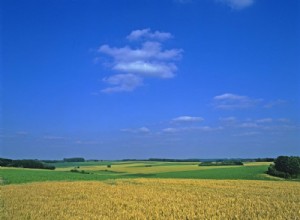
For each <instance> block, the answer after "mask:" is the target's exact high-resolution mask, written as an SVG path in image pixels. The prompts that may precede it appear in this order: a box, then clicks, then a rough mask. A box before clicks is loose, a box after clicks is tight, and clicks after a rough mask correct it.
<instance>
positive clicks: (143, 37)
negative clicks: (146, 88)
mask: <svg viewBox="0 0 300 220" xmlns="http://www.w3.org/2000/svg"><path fill="white" fill-rule="evenodd" d="M170 38H172V35H171V34H170V33H167V32H159V31H154V32H152V31H151V30H150V29H142V30H134V31H132V32H131V33H130V34H129V35H128V36H127V39H128V40H129V41H130V42H132V41H139V42H141V46H140V47H137V48H136V47H131V46H128V45H126V46H124V47H111V46H109V45H107V44H104V45H102V46H100V48H99V50H98V52H100V53H102V54H105V55H107V56H109V57H110V58H111V62H110V64H109V68H110V69H111V70H112V71H113V72H116V74H114V75H112V76H109V77H106V78H104V79H103V81H104V82H105V83H107V84H109V85H110V87H108V88H106V89H103V90H102V92H105V93H113V92H124V91H133V90H134V89H135V88H137V87H138V86H141V85H143V80H144V79H145V78H148V77H152V78H161V79H168V78H173V77H174V76H175V72H176V71H177V66H176V65H175V62H176V61H178V60H179V59H180V58H181V56H182V50H181V49H174V48H173V49H169V50H164V49H163V45H162V41H164V40H167V39H170ZM134 45H136V44H134Z"/></svg>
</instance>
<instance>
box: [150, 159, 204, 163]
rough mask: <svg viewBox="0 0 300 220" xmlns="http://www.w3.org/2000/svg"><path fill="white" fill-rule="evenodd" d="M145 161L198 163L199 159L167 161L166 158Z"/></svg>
mask: <svg viewBox="0 0 300 220" xmlns="http://www.w3.org/2000/svg"><path fill="white" fill-rule="evenodd" d="M146 161H162V162H199V161H200V160H199V159H167V158H149V159H148V160H146Z"/></svg>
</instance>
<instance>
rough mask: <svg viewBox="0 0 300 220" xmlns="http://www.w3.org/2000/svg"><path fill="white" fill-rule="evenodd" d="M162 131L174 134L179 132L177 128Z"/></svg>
mask: <svg viewBox="0 0 300 220" xmlns="http://www.w3.org/2000/svg"><path fill="white" fill-rule="evenodd" d="M162 131H163V132H166V133H174V132H177V131H180V129H178V128H164V129H163V130H162Z"/></svg>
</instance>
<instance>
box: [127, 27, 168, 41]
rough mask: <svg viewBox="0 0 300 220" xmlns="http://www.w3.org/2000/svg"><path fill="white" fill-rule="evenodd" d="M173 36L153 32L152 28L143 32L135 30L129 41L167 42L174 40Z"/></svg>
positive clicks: (128, 37) (166, 33) (129, 36)
mask: <svg viewBox="0 0 300 220" xmlns="http://www.w3.org/2000/svg"><path fill="white" fill-rule="evenodd" d="M172 37H173V36H172V34H170V33H168V32H160V31H154V32H152V31H151V30H150V28H146V29H142V30H134V31H132V32H131V33H130V34H129V35H128V36H127V39H128V40H131V41H135V40H140V39H150V40H160V41H163V40H167V39H170V38H172Z"/></svg>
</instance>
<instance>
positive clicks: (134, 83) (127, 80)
mask: <svg viewBox="0 0 300 220" xmlns="http://www.w3.org/2000/svg"><path fill="white" fill-rule="evenodd" d="M103 81H104V82H106V83H108V84H110V85H112V86H111V87H108V88H106V89H103V90H102V92H106V93H113V92H123V91H132V90H134V89H135V88H136V87H138V86H141V85H143V79H142V78H141V77H139V76H136V75H134V74H130V73H129V74H117V75H113V76H110V77H108V78H104V79H103ZM113 85H115V86H113Z"/></svg>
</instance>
